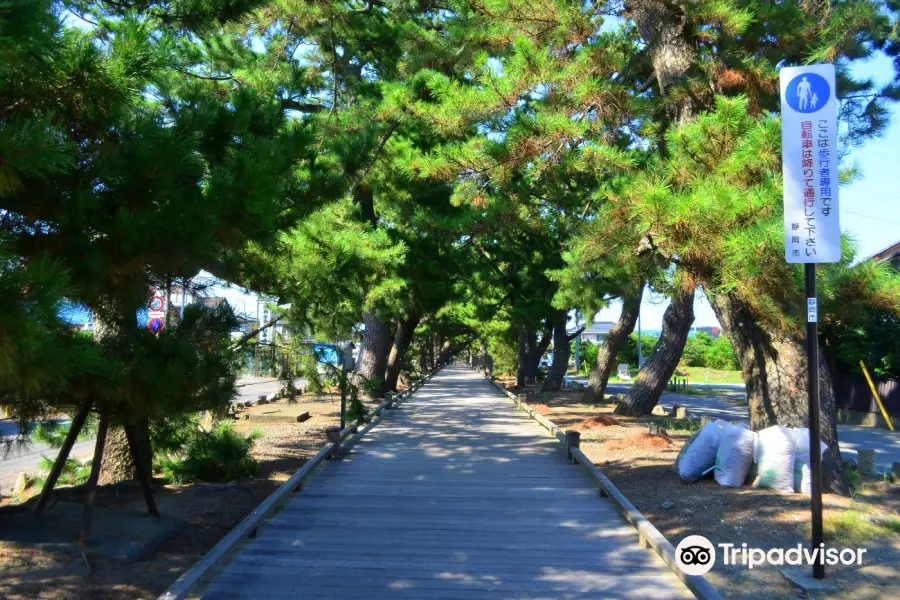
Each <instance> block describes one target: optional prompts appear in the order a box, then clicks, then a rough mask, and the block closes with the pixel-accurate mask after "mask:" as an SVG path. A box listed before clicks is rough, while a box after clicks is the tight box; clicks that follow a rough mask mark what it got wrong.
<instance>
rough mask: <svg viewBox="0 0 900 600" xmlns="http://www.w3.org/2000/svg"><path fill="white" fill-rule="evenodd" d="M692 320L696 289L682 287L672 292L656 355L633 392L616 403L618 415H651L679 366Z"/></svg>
mask: <svg viewBox="0 0 900 600" xmlns="http://www.w3.org/2000/svg"><path fill="white" fill-rule="evenodd" d="M693 323H694V290H691V291H690V292H684V291H680V290H679V291H677V292H676V293H675V294H673V297H672V303H671V304H670V305H669V307H668V308H667V309H666V312H665V315H663V328H662V333H661V334H660V336H659V340H658V341H657V342H656V347H655V348H654V349H653V356H651V357H650V360H649V361H647V364H645V365H644V367H643V368H642V369H641V371H640V373H638V376H637V378H636V379H635V380H634V386H633V387H632V388H631V393H630V394H629V395H628V397H627V398H626V399H625V400H624V401H623V402H621V403H619V405H618V406H616V414H618V415H630V416H633V417H636V416H639V415H648V414H650V412H651V411H652V410H653V407H654V406H656V404H657V403H658V402H659V398H660V396H662V393H663V392H664V391H665V389H666V383H668V381H669V379H671V377H672V374H673V373H675V369H676V368H677V367H678V362H679V361H680V360H681V354H682V353H683V352H684V345H685V344H686V343H687V338H688V334H689V333H690V332H691V325H692V324H693Z"/></svg>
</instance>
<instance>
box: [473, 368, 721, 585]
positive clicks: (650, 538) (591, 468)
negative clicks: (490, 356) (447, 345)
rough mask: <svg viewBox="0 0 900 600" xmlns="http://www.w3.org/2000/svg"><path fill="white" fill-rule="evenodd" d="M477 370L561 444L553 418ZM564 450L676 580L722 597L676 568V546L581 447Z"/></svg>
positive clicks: (562, 438) (698, 577)
mask: <svg viewBox="0 0 900 600" xmlns="http://www.w3.org/2000/svg"><path fill="white" fill-rule="evenodd" d="M478 371H479V372H480V373H482V375H485V379H487V381H488V382H489V383H490V384H491V385H493V386H494V387H495V388H497V390H498V391H499V392H500V393H501V394H503V395H505V396H507V397H508V398H509V399H510V400H512V401H513V402H514V403H515V404H516V406H518V407H519V408H520V409H522V410H523V411H525V412H526V413H527V414H528V415H529V416H530V417H531V418H533V419H534V420H535V421H537V422H538V423H540V424H541V425H542V426H543V427H544V428H545V429H547V431H549V432H550V433H551V434H552V435H553V436H554V437H556V439H557V440H559V441H560V442H562V443H563V444H565V443H566V433H565V432H564V431H563V430H562V429H560V428H559V427H557V426H556V424H555V423H553V421H551V420H550V419H548V418H546V417H544V416H543V415H541V414H539V413H538V412H537V411H536V410H534V409H533V408H531V407H530V406H528V404H527V403H526V402H525V396H524V395H520V396H516V394H513V393H512V392H510V391H508V390H507V389H506V388H505V387H504V386H503V385H501V384H498V383H497V382H495V381H492V380H491V379H490V378H489V377H488V376H487V375H486V374H485V373H484V372H483V371H481V370H480V369H478ZM567 452H569V453H570V454H571V455H572V457H573V458H574V459H575V461H576V462H577V463H578V464H579V465H581V467H582V468H583V469H584V470H585V472H586V473H587V474H588V475H589V476H590V477H591V478H592V479H593V480H594V481H595V482H596V484H597V485H598V487H599V489H600V495H602V496H605V497H607V498H609V499H610V500H612V501H613V503H614V504H615V505H616V506H617V507H618V508H619V512H620V513H622V516H623V517H625V520H626V521H628V522H629V523H631V525H632V526H633V527H634V528H635V529H636V530H637V532H638V541H639V543H640V544H641V545H642V546H644V547H649V548H652V549H653V550H654V551H655V552H656V554H657V555H659V557H660V558H661V559H663V561H664V562H665V563H666V565H668V567H669V569H671V571H672V572H673V573H675V575H676V576H677V577H678V579H680V580H681V581H682V582H683V583H684V585H685V586H686V587H687V588H688V589H689V590H690V591H691V593H692V594H694V597H695V598H699V599H700V600H722V595H721V594H719V592H718V590H716V588H714V587H713V586H712V584H711V583H709V582H708V581H707V580H706V578H705V577H703V576H702V575H688V574H686V573H684V571H682V570H681V569H680V568H679V567H678V563H677V562H676V560H675V546H673V545H672V543H671V542H670V541H669V540H667V539H666V536H664V535H663V534H662V533H660V531H659V530H658V529H657V528H656V527H654V526H653V523H651V522H650V520H649V519H647V517H645V516H644V515H643V514H642V513H641V511H639V510H638V509H637V508H635V506H634V505H633V504H632V503H631V502H629V500H628V498H626V497H625V495H624V494H622V492H620V491H619V489H618V488H617V487H616V486H615V485H613V482H612V481H610V480H609V477H607V476H606V475H605V474H604V473H603V471H601V470H600V469H599V468H598V467H597V465H595V464H594V463H593V462H592V461H591V460H590V459H589V458H588V457H587V456H586V455H585V454H584V452H582V451H581V449H580V448H567Z"/></svg>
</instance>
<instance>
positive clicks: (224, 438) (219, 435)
mask: <svg viewBox="0 0 900 600" xmlns="http://www.w3.org/2000/svg"><path fill="white" fill-rule="evenodd" d="M261 435H262V434H261V432H259V431H253V432H252V433H250V434H248V435H242V434H240V433H238V432H237V431H235V430H234V427H233V426H232V425H231V423H219V424H218V425H216V427H215V428H213V430H212V431H208V432H206V431H199V430H196V432H195V434H194V435H193V436H192V437H191V438H190V441H189V442H188V444H187V446H186V447H185V448H184V450H183V452H182V454H181V456H179V457H177V458H165V459H163V461H162V465H161V467H162V468H161V470H162V472H163V476H164V477H165V478H166V479H167V480H169V481H170V482H172V483H190V482H192V481H209V482H214V483H224V482H227V481H233V480H235V479H238V478H240V477H251V476H253V475H256V474H257V472H258V471H259V464H258V463H257V462H256V459H254V458H253V457H252V456H250V449H251V448H252V447H253V442H254V441H256V440H257V439H258V438H259V437H260V436H261Z"/></svg>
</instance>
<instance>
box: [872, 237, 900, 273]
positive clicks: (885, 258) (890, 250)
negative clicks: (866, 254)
mask: <svg viewBox="0 0 900 600" xmlns="http://www.w3.org/2000/svg"><path fill="white" fill-rule="evenodd" d="M869 260H874V261H875V262H886V263H888V264H889V265H891V267H893V268H894V270H896V271H900V241H898V242H894V243H893V244H891V245H890V246H888V247H887V248H885V249H884V250H882V251H880V252H876V253H875V254H873V255H872V256H871V257H870V258H869Z"/></svg>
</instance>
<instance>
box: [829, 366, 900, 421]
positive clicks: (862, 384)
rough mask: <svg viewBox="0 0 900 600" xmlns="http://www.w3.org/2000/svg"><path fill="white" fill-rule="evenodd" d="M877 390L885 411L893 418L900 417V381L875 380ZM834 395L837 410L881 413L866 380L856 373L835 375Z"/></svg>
mask: <svg viewBox="0 0 900 600" xmlns="http://www.w3.org/2000/svg"><path fill="white" fill-rule="evenodd" d="M875 388H876V389H877V390H878V395H879V396H880V397H881V402H882V403H883V404H884V408H885V410H887V412H888V414H889V415H891V416H896V417H900V381H897V380H896V379H881V380H878V379H876V380H875ZM834 394H835V403H836V404H837V408H839V409H841V410H855V411H859V412H869V413H879V412H880V411H879V410H878V403H877V402H875V397H874V396H872V391H871V390H870V389H869V384H868V383H866V378H865V377H863V376H862V375H858V374H855V373H836V374H835V375H834Z"/></svg>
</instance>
